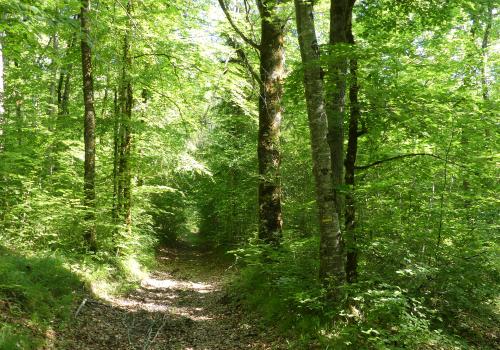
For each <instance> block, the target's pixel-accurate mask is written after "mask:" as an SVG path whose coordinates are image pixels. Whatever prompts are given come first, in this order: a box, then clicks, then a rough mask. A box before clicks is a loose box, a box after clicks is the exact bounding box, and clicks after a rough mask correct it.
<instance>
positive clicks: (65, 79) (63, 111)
mask: <svg viewBox="0 0 500 350" xmlns="http://www.w3.org/2000/svg"><path fill="white" fill-rule="evenodd" d="M75 38H76V37H75V36H73V37H72V38H71V40H70V42H69V44H68V47H67V52H66V59H69V56H70V54H71V51H72V49H73V45H74V42H75ZM72 69H73V64H72V63H71V62H69V63H66V64H65V65H64V66H63V70H62V71H61V74H60V75H59V85H58V88H57V106H58V114H59V115H60V116H67V115H69V109H68V106H69V94H70V83H71V70H72Z"/></svg>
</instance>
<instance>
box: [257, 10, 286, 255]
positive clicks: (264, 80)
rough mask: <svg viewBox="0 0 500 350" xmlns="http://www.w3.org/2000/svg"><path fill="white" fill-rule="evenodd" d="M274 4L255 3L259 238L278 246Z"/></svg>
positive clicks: (277, 22) (278, 72)
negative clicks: (258, 22)
mask: <svg viewBox="0 0 500 350" xmlns="http://www.w3.org/2000/svg"><path fill="white" fill-rule="evenodd" d="M277 3H278V2H277V1H269V0H267V1H258V5H259V11H260V17H261V29H262V34H261V35H262V36H261V43H260V46H259V47H260V81H261V85H260V96H259V135H258V160H259V238H260V239H262V240H263V241H265V242H267V243H271V244H275V245H278V244H279V242H280V241H281V235H282V226H283V220H282V211H281V176H280V163H281V151H280V129H281V118H282V112H283V110H282V106H281V100H282V97H283V87H282V84H283V76H284V60H285V52H284V47H283V45H284V31H283V27H284V25H285V24H284V23H283V20H281V19H280V18H279V14H278V13H276V6H277V5H278V4H277Z"/></svg>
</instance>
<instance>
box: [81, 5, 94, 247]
mask: <svg viewBox="0 0 500 350" xmlns="http://www.w3.org/2000/svg"><path fill="white" fill-rule="evenodd" d="M89 11H90V0H82V3H81V12H80V24H81V30H82V39H81V51H82V78H83V104H84V107H85V114H84V141H85V175H84V196H85V197H84V198H85V199H84V205H85V206H86V210H87V213H86V215H85V219H86V222H87V227H86V230H85V239H86V241H87V244H88V246H89V248H90V249H91V250H94V251H95V250H96V249H97V244H96V231H95V197H96V193H95V109H94V80H93V76H92V51H91V48H90V43H89V42H90V25H89V22H88V13H89Z"/></svg>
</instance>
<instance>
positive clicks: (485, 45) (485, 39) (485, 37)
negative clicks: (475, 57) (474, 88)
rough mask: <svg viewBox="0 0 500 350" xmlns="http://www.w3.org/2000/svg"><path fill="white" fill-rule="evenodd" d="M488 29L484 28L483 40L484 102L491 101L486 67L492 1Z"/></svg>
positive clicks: (489, 8)
mask: <svg viewBox="0 0 500 350" xmlns="http://www.w3.org/2000/svg"><path fill="white" fill-rule="evenodd" d="M487 16H488V17H487V18H488V19H487V22H486V27H485V28H484V34H483V38H482V40H481V88H482V95H483V100H484V101H488V100H489V95H490V93H489V89H488V79H487V74H486V66H487V64H488V52H487V50H488V45H489V38H490V32H491V26H492V23H493V4H492V3H491V1H489V2H488V14H487Z"/></svg>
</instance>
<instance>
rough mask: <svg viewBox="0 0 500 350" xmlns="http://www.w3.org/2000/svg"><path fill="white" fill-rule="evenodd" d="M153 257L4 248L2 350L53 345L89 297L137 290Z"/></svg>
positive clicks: (0, 252)
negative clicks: (59, 252) (76, 309)
mask: <svg viewBox="0 0 500 350" xmlns="http://www.w3.org/2000/svg"><path fill="white" fill-rule="evenodd" d="M153 260H154V259H153V254H150V255H143V256H141V258H140V259H139V258H137V257H136V256H134V255H131V254H129V255H126V256H110V255H108V254H105V253H99V254H95V255H92V256H83V255H73V256H67V255H66V256H63V255H58V254H56V253H54V252H49V251H47V252H43V251H38V252H36V257H35V256H34V253H33V252H30V251H22V252H20V251H18V250H16V252H14V250H12V249H8V248H6V247H2V246H0V349H2V350H3V349H5V350H7V349H8V350H11V349H12V350H13V349H23V350H25V349H39V348H45V347H50V346H51V344H52V342H54V341H55V340H56V337H58V336H59V333H60V332H61V331H62V330H63V329H64V327H65V326H66V325H67V324H68V322H69V321H70V320H71V317H72V315H73V313H74V311H75V308H76V307H77V306H78V304H79V303H80V302H81V300H82V299H83V298H84V297H86V296H87V295H88V294H89V293H90V294H92V295H94V296H97V297H99V296H100V297H102V296H105V295H110V294H119V293H123V292H125V291H127V290H130V289H132V288H135V287H136V286H137V284H138V282H139V281H140V279H141V278H143V277H144V275H145V273H146V272H145V268H146V266H152V264H153Z"/></svg>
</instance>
